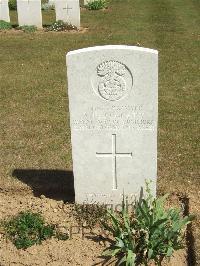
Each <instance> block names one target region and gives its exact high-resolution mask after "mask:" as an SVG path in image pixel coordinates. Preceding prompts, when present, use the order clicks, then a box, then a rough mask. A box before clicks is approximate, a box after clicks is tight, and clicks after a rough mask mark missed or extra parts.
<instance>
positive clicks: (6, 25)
mask: <svg viewBox="0 0 200 266" xmlns="http://www.w3.org/2000/svg"><path fill="white" fill-rule="evenodd" d="M10 29H12V25H11V24H10V22H7V21H4V20H0V30H10Z"/></svg>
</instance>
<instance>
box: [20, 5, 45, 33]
mask: <svg viewBox="0 0 200 266" xmlns="http://www.w3.org/2000/svg"><path fill="white" fill-rule="evenodd" d="M17 13H18V23H19V26H24V25H28V26H32V25H33V26H36V27H37V28H42V13H41V0H17Z"/></svg>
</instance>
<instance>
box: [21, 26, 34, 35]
mask: <svg viewBox="0 0 200 266" xmlns="http://www.w3.org/2000/svg"><path fill="white" fill-rule="evenodd" d="M19 29H20V30H22V31H23V32H25V33H33V32H35V31H37V27H36V26H34V25H30V26H29V25H23V26H20V27H19Z"/></svg>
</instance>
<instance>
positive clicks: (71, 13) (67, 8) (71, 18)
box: [55, 0, 80, 28]
mask: <svg viewBox="0 0 200 266" xmlns="http://www.w3.org/2000/svg"><path fill="white" fill-rule="evenodd" d="M55 10H56V20H57V21H58V20H62V21H64V22H66V23H69V24H72V25H74V26H76V27H77V28H80V6H79V0H56V1H55Z"/></svg>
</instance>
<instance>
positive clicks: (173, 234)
mask: <svg viewBox="0 0 200 266" xmlns="http://www.w3.org/2000/svg"><path fill="white" fill-rule="evenodd" d="M167 196H168V195H165V196H164V197H161V198H157V199H155V198H153V197H152V195H151V194H150V190H149V188H148V187H147V197H146V198H144V199H142V200H140V201H137V202H136V203H135V206H134V211H133V212H131V213H130V212H129V211H128V208H127V206H126V204H125V203H124V201H123V203H122V211H120V212H113V211H108V216H109V217H110V223H103V226H104V228H105V229H106V230H108V231H109V232H110V233H111V235H112V237H114V245H112V246H111V247H110V248H109V249H107V250H106V251H105V252H104V253H103V255H104V256H109V257H117V258H118V259H119V265H121V264H123V263H124V264H125V265H127V266H133V265H140V264H144V265H148V262H149V261H151V260H153V261H154V262H155V263H156V265H161V262H162V261H163V259H164V258H170V257H171V256H172V255H173V252H174V251H175V250H178V249H181V248H183V242H184V241H183V240H184V229H185V228H186V225H187V224H189V223H191V221H192V220H193V219H194V216H192V215H190V216H186V217H182V214H181V210H179V209H176V208H170V209H168V210H166V209H165V207H164V203H165V200H166V198H167Z"/></svg>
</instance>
